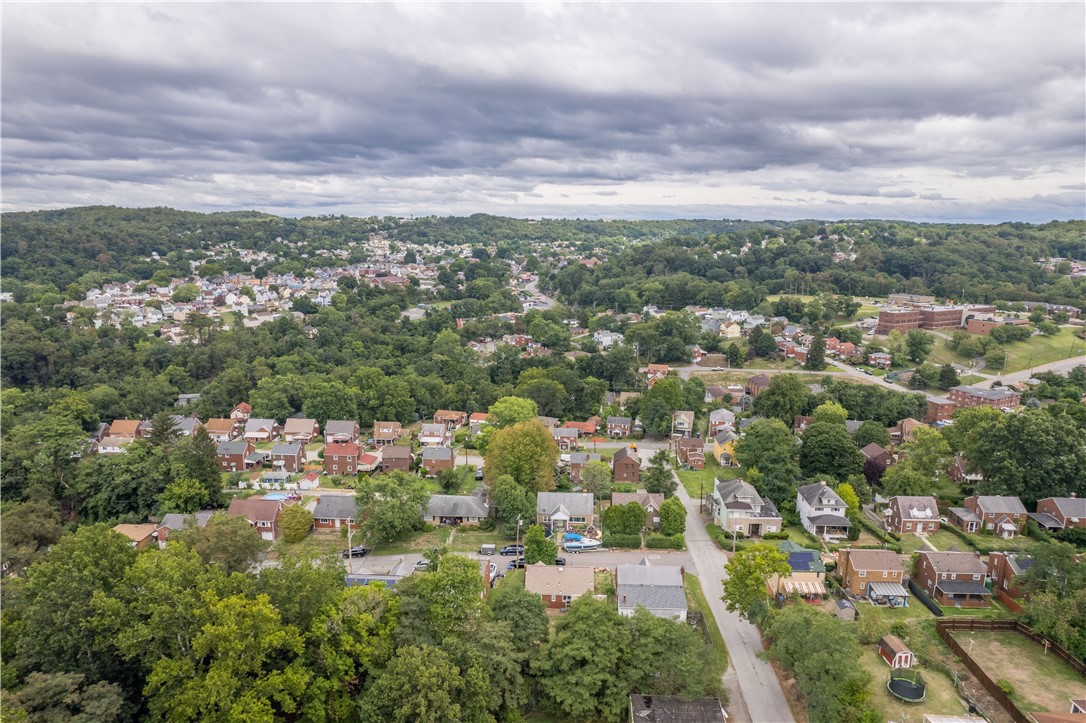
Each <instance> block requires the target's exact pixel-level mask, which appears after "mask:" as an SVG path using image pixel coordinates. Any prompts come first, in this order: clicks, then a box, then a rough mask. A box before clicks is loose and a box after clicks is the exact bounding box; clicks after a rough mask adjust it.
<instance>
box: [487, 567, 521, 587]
mask: <svg viewBox="0 0 1086 723" xmlns="http://www.w3.org/2000/svg"><path fill="white" fill-rule="evenodd" d="M504 572H505V577H504V578H502V580H501V581H500V582H499V583H498V584H497V585H495V586H494V589H495V590H497V589H498V588H501V587H524V570H505V571H504Z"/></svg>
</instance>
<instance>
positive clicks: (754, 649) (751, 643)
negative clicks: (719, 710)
mask: <svg viewBox="0 0 1086 723" xmlns="http://www.w3.org/2000/svg"><path fill="white" fill-rule="evenodd" d="M678 497H679V499H680V500H682V503H683V505H684V506H685V507H686V547H687V552H688V553H689V554H690V557H691V558H692V559H693V562H694V571H695V573H696V575H697V577H698V580H699V581H700V582H701V587H702V590H704V591H705V597H706V598H707V599H708V601H709V608H710V609H711V610H712V611H713V615H714V616H715V617H716V623H717V627H719V628H720V632H721V634H722V635H723V636H724V644H725V645H726V646H727V647H728V671H727V672H726V673H725V674H724V686H725V687H726V688H727V689H728V694H729V696H730V698H731V702H730V703H729V705H728V706H727V710H728V715H729V719H728V720H730V721H732V723H747V722H750V723H792V721H794V720H795V719H794V718H793V717H792V711H791V710H790V709H789V708H788V701H787V700H785V697H784V692H783V691H782V690H781V686H780V683H778V681H777V676H776V674H775V673H774V672H773V667H772V666H771V665H770V664H769V663H768V662H766V661H765V660H762V659H761V658H759V657H758V656H757V653H758V651H760V650H761V649H762V637H761V635H760V634H759V632H758V629H757V628H756V627H754V626H753V625H751V624H750V623H748V622H747V621H746V620H744V619H743V618H741V617H739V615H738V614H736V613H731V612H728V610H727V609H726V608H725V607H724V602H723V601H722V600H721V599H720V597H721V596H722V595H723V594H724V590H723V587H722V586H721V584H720V583H721V578H722V577H726V576H727V573H726V572H725V571H724V565H725V563H726V562H727V557H726V556H725V555H724V553H723V552H722V551H721V550H720V549H718V548H717V546H716V545H715V544H714V543H713V541H712V540H711V539H710V538H709V533H708V532H707V531H706V529H705V523H704V522H703V521H702V519H701V515H700V514H699V513H698V505H697V503H696V502H695V501H694V500H693V499H691V497H690V495H688V494H687V493H686V489H685V488H684V487H683V486H682V485H681V484H680V485H679V488H678Z"/></svg>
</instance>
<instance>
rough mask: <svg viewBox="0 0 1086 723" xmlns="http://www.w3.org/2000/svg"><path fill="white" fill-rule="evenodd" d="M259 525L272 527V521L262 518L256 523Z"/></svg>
mask: <svg viewBox="0 0 1086 723" xmlns="http://www.w3.org/2000/svg"><path fill="white" fill-rule="evenodd" d="M256 526H257V527H271V523H270V522H268V521H267V520H260V521H258V522H257V523H256Z"/></svg>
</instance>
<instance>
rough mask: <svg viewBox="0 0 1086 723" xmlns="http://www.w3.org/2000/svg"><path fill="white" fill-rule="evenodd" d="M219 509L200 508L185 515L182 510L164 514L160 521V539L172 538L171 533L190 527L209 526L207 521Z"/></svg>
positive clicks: (163, 540) (160, 540) (161, 540)
mask: <svg viewBox="0 0 1086 723" xmlns="http://www.w3.org/2000/svg"><path fill="white" fill-rule="evenodd" d="M216 512H219V510H200V511H199V512H195V513H193V514H191V515H183V514H181V513H180V512H169V513H167V514H165V515H163V516H162V521H161V522H159V523H158V528H157V530H156V532H158V541H159V542H165V541H166V540H168V539H170V533H172V532H176V531H178V530H187V529H188V528H190V527H200V528H203V527H207V521H208V520H210V519H211V516H212V515H213V514H215V513H216Z"/></svg>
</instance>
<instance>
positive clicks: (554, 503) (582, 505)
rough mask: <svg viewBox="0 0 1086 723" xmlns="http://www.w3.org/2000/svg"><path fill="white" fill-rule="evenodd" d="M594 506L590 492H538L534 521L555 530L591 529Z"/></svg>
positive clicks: (594, 500) (593, 519)
mask: <svg viewBox="0 0 1086 723" xmlns="http://www.w3.org/2000/svg"><path fill="white" fill-rule="evenodd" d="M595 505H596V498H595V497H594V496H593V495H592V494H591V493H590V492H539V493H537V494H536V503H535V521H536V524H538V525H543V526H544V527H550V528H552V529H555V530H562V529H566V528H569V527H578V528H585V527H591V526H592V525H593V524H594V523H595Z"/></svg>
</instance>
